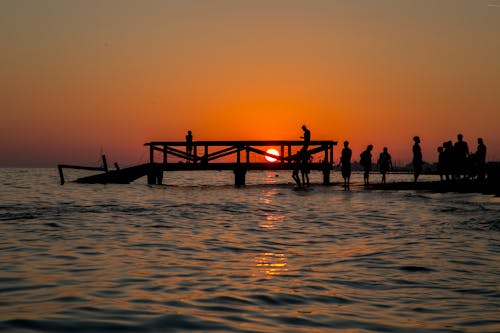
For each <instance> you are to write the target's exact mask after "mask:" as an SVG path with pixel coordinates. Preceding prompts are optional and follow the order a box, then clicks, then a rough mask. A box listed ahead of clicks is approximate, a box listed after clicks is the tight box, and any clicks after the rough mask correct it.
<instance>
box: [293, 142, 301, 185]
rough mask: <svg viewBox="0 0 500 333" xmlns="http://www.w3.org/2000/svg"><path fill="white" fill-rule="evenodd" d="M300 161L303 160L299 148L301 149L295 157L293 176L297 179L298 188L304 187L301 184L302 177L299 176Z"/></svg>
mask: <svg viewBox="0 0 500 333" xmlns="http://www.w3.org/2000/svg"><path fill="white" fill-rule="evenodd" d="M300 162H301V152H300V150H299V151H297V154H296V155H295V158H294V159H293V171H292V178H293V180H295V183H296V184H297V188H302V186H301V184H300V177H299V171H300Z"/></svg>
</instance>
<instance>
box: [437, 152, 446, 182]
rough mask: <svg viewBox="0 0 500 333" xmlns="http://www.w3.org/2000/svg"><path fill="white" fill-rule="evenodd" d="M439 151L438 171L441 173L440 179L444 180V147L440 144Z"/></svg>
mask: <svg viewBox="0 0 500 333" xmlns="http://www.w3.org/2000/svg"><path fill="white" fill-rule="evenodd" d="M437 152H438V163H437V172H438V174H439V179H440V180H441V181H443V175H444V158H445V155H444V148H443V147H442V146H439V147H438V149H437Z"/></svg>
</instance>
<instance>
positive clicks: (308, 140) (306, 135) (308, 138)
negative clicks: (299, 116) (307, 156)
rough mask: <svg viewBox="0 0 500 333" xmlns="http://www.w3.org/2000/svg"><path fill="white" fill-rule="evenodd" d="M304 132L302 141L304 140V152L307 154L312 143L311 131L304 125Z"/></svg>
mask: <svg viewBox="0 0 500 333" xmlns="http://www.w3.org/2000/svg"><path fill="white" fill-rule="evenodd" d="M302 130H303V131H304V135H303V136H301V137H300V138H301V139H304V146H303V147H302V151H303V152H307V148H309V144H310V143H311V131H310V130H309V129H308V128H307V127H306V125H302Z"/></svg>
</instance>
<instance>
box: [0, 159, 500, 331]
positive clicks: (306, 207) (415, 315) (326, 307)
mask: <svg viewBox="0 0 500 333" xmlns="http://www.w3.org/2000/svg"><path fill="white" fill-rule="evenodd" d="M314 177H317V181H319V179H320V175H319V174H318V175H316V174H315V175H314ZM335 177H338V175H336V176H335ZM356 177H359V176H358V175H356ZM377 177H378V176H377ZM396 177H400V178H405V177H406V178H408V177H409V176H394V175H390V176H389V181H391V180H394V179H395V178H396ZM406 178H405V179H406ZM289 180H290V175H289V174H288V173H275V172H267V173H266V172H255V173H249V174H248V175H247V183H248V185H247V186H246V187H244V188H234V187H233V186H231V184H232V182H233V179H232V174H231V173H225V172H206V173H203V172H193V173H174V174H168V175H166V183H167V185H166V186H165V185H164V186H148V185H145V180H144V179H142V180H139V181H137V182H135V183H134V184H131V185H81V184H74V183H68V184H66V185H64V186H60V185H58V179H57V174H56V171H55V170H53V169H0V330H2V331H7V332H9V331H12V332H32V331H44V332H70V331H71V332H106V331H117V332H125V331H128V332H174V331H185V332H188V331H189V332H190V331H215V332H224V331H226V332H277V331H279V332H334V331H338V332H346V331H347V332H499V331H500V290H499V284H500V264H499V255H500V233H499V230H500V199H499V198H496V197H493V196H485V195H479V194H456V193H446V194H434V193H428V192H415V191H401V192H390V191H388V192H380V191H367V190H364V189H363V188H362V187H361V186H353V187H352V188H351V191H343V190H342V189H341V188H340V187H338V186H329V187H324V186H321V185H314V186H312V188H311V189H310V190H308V191H294V190H293V187H292V185H291V184H290V182H289ZM315 180H316V179H315ZM335 180H338V179H336V178H335ZM355 181H358V182H359V178H356V179H355Z"/></svg>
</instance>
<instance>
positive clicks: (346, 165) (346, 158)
mask: <svg viewBox="0 0 500 333" xmlns="http://www.w3.org/2000/svg"><path fill="white" fill-rule="evenodd" d="M351 157H352V150H351V149H350V148H349V141H344V149H342V155H341V156H340V170H341V172H342V177H344V188H345V189H346V190H347V189H349V185H350V181H351Z"/></svg>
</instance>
